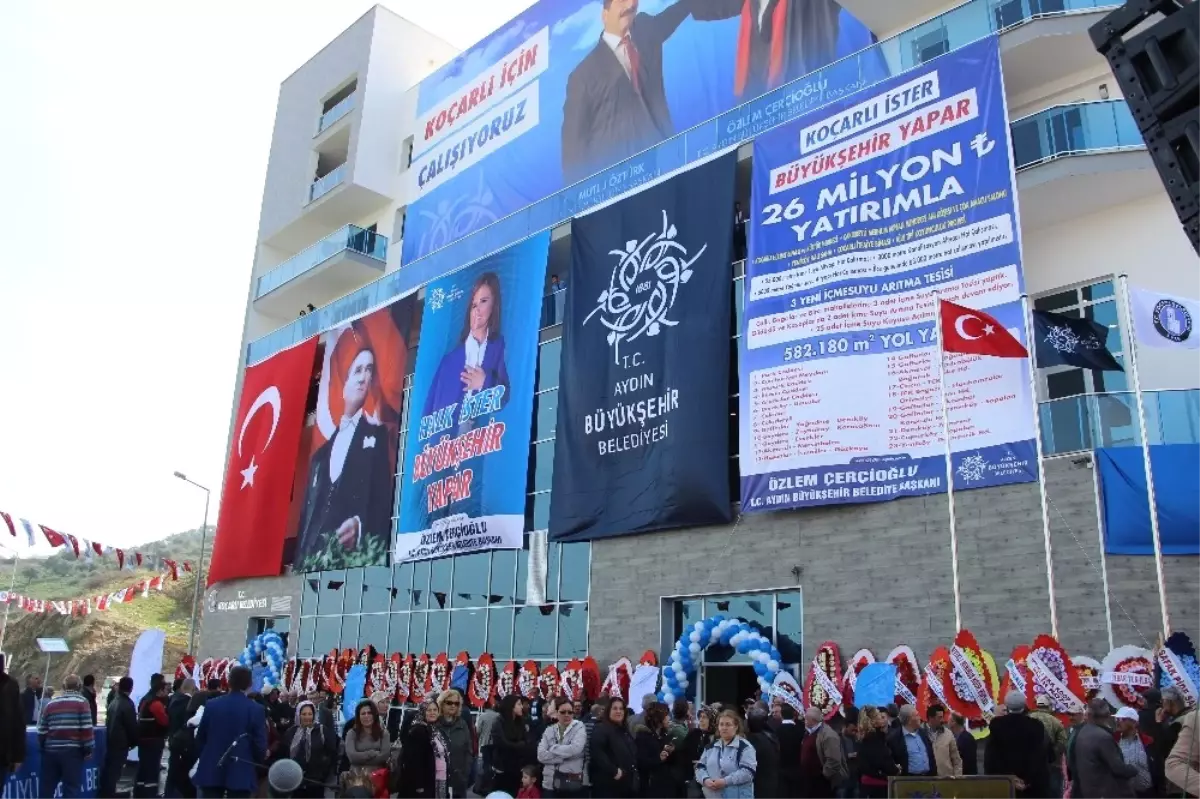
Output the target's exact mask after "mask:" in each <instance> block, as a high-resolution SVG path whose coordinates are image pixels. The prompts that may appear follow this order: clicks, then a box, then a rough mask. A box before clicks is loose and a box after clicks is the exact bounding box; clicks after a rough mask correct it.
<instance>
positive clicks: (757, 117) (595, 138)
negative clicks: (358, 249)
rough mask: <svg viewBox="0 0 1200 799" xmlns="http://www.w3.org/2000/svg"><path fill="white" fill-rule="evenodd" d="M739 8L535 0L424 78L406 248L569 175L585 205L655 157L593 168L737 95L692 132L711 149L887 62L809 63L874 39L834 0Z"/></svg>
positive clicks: (578, 201)
mask: <svg viewBox="0 0 1200 799" xmlns="http://www.w3.org/2000/svg"><path fill="white" fill-rule="evenodd" d="M750 6H751V3H750V2H749V0H611V2H605V3H599V2H596V1H595V0H542V1H541V2H538V3H536V4H534V5H533V6H532V7H531V8H529V9H528V10H526V11H525V12H523V13H522V14H520V15H519V16H517V17H516V18H515V19H513V20H511V21H510V22H509V23H508V24H506V25H505V26H504V27H502V28H500V29H499V30H497V31H496V32H495V33H493V34H492V35H490V36H488V37H487V38H485V39H484V40H483V41H481V42H479V43H478V44H477V45H475V46H474V47H472V48H471V49H470V50H468V51H467V52H465V53H464V54H463V55H461V56H459V57H458V58H457V59H455V60H454V61H452V62H451V63H449V64H447V65H446V66H445V67H443V68H442V69H440V70H438V71H437V72H435V73H434V74H433V75H431V76H430V77H429V78H427V79H425V80H424V81H422V83H421V86H420V90H419V97H418V101H417V117H418V118H417V125H416V134H415V136H414V141H413V151H412V163H411V165H410V169H409V175H410V180H411V194H410V196H411V197H413V198H415V199H414V200H413V202H411V203H410V205H409V213H408V216H407V220H406V224H405V235H404V242H403V247H404V252H403V262H404V263H409V262H411V261H413V260H414V259H416V258H419V257H421V256H423V255H426V254H428V253H430V252H433V251H434V250H437V249H440V248H441V247H444V246H446V245H448V244H450V243H452V242H453V241H455V240H457V239H459V238H462V237H464V236H467V235H469V234H471V233H472V232H474V231H476V230H479V229H481V228H483V227H486V226H487V225H490V224H492V223H494V222H497V221H498V220H501V219H503V218H504V217H507V216H509V215H510V214H513V213H515V212H517V211H520V210H521V209H524V208H526V207H527V206H530V205H531V204H533V203H536V202H538V201H539V200H542V199H543V198H545V197H548V196H550V195H551V194H554V193H555V192H557V191H559V190H560V189H562V188H564V187H566V186H569V185H571V184H574V183H577V182H579V186H578V191H576V192H573V193H572V199H571V200H570V204H571V205H573V206H575V207H587V206H588V205H591V204H592V203H593V202H597V201H601V200H603V199H606V198H609V197H613V196H616V195H618V194H620V193H622V192H624V191H628V190H629V189H631V188H633V187H634V186H636V185H637V184H638V183H641V182H644V181H647V180H652V179H653V178H654V177H657V176H658V174H660V173H658V172H657V170H656V169H655V166H654V164H653V163H649V164H647V163H642V164H633V165H625V166H623V167H622V168H620V169H617V170H614V171H612V172H611V173H604V170H608V169H609V168H610V167H612V166H613V165H614V164H617V163H618V162H621V161H622V160H624V159H627V158H630V157H633V156H636V155H638V154H639V153H643V152H644V151H646V150H648V149H650V148H652V147H654V145H656V144H658V143H659V142H661V141H662V140H663V139H665V138H668V137H670V136H673V135H674V134H676V133H678V132H680V131H684V130H688V129H689V128H692V127H694V126H696V125H699V124H700V123H704V122H707V121H710V120H714V119H715V118H716V117H717V116H718V115H720V114H722V113H724V112H727V111H730V109H734V108H737V107H738V106H742V108H740V109H738V112H735V116H736V117H737V119H735V120H726V124H725V126H724V127H720V126H715V125H714V126H713V128H712V133H711V135H709V136H702V137H700V138H701V139H704V140H705V141H704V143H703V144H702V146H703V147H704V148H705V149H706V150H707V151H709V152H711V151H714V150H716V149H720V148H721V147H723V146H728V143H726V144H722V141H726V140H729V141H732V139H733V138H737V137H742V138H744V136H745V131H746V130H747V129H750V128H753V127H756V126H764V125H765V123H766V119H767V118H768V117H778V116H779V114H780V112H782V111H784V109H785V108H786V109H787V110H789V111H792V112H795V111H796V110H797V109H798V107H800V106H802V105H804V104H810V105H809V107H811V105H815V104H816V103H818V102H819V101H820V99H821V98H825V99H828V98H830V97H836V96H838V94H840V93H841V92H848V91H854V90H856V89H858V88H861V87H862V86H866V85H869V84H870V83H873V82H875V81H877V80H879V79H880V78H882V77H884V76H886V75H887V74H889V72H888V67H887V64H886V62H885V60H884V59H883V57H882V54H880V53H879V52H878V51H872V53H871V57H870V58H869V59H867V60H866V61H865V63H864V60H862V59H852V60H850V61H848V62H847V67H846V69H845V70H841V71H839V70H833V71H830V72H829V73H827V74H825V75H823V76H822V75H812V74H811V73H813V72H814V71H816V70H820V69H821V68H822V67H824V66H826V65H828V64H830V63H831V62H833V61H836V60H837V59H840V58H843V57H845V56H849V55H851V54H854V53H858V52H859V51H862V50H863V49H864V48H867V47H869V46H870V45H871V44H872V43H873V42H874V37H873V35H872V34H871V32H870V31H869V30H868V29H867V28H866V27H865V26H864V25H863V24H862V23H860V22H858V21H857V20H856V19H854V17H852V16H851V15H850V14H848V13H847V12H846V11H845V10H843V9H842V8H841V6H840V5H838V3H837V2H834V0H806V2H803V3H799V2H791V3H787V2H779V3H773V4H772V6H771V9H772V10H771V13H769V14H754V13H751V12H750V10H749V9H750ZM804 76H809V78H808V79H806V80H803V81H797V79H799V78H801V77H804ZM789 81H797V83H798V84H799V85H796V86H791V87H788V88H787V90H786V91H785V92H784V94H783V95H782V96H781V97H780V98H777V100H776V101H773V102H772V103H771V104H770V106H771V107H770V108H763V107H760V108H750V107H749V104H751V102H752V101H754V100H755V99H756V98H759V97H761V96H763V95H764V94H766V93H768V92H771V91H775V90H779V89H781V87H784V86H785V84H788V82H789ZM759 129H765V127H759ZM651 160H652V161H654V160H658V159H657V158H656V159H651ZM597 173H601V174H600V175H598V177H599V178H600V179H599V180H596V179H594V178H593V179H590V180H588V178H589V177H592V176H597ZM567 216H570V214H568V215H567ZM562 218H566V217H562ZM557 221H559V220H553V221H552V222H551V223H549V224H554V223H555V222H557ZM504 243H506V242H504ZM501 246H503V243H502V244H501Z"/></svg>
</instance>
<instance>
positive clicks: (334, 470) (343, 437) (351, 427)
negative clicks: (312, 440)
mask: <svg viewBox="0 0 1200 799" xmlns="http://www.w3.org/2000/svg"><path fill="white" fill-rule="evenodd" d="M362 414H363V412H362V408H359V409H358V413H356V414H354V415H353V416H351V417H345V416H343V417H342V423H341V424H339V425H338V429H337V432H336V433H334V434H333V449H332V450H331V451H330V452H329V481H330V482H332V483H336V482H337V481H338V478H339V477H341V476H342V469H344V468H345V466H346V453H348V452H349V451H350V442H351V441H353V440H354V431H355V430H356V429H358V422H359V420H360V419H362Z"/></svg>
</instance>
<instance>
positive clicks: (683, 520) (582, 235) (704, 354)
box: [550, 153, 736, 541]
mask: <svg viewBox="0 0 1200 799" xmlns="http://www.w3.org/2000/svg"><path fill="white" fill-rule="evenodd" d="M735 159H736V157H735V156H734V155H733V154H732V153H730V154H728V155H725V156H722V157H720V158H718V159H716V160H714V161H711V162H709V163H707V164H704V165H702V166H699V167H697V168H695V169H692V170H689V171H687V172H684V173H682V174H680V175H678V176H676V177H674V178H672V179H670V180H668V181H666V182H663V183H660V184H658V185H656V186H652V187H650V188H648V189H646V190H644V191H642V192H639V193H637V194H635V195H633V196H632V197H628V198H626V199H624V200H621V201H620V202H618V203H616V204H614V205H610V206H608V207H607V208H603V209H601V210H598V211H596V212H594V213H592V214H589V215H587V216H583V217H580V218H577V219H576V220H574V222H572V224H571V290H570V291H568V292H567V295H568V296H567V318H566V322H565V324H564V333H563V356H562V366H561V372H560V387H559V390H558V427H557V432H556V441H555V445H554V488H553V492H552V493H551V498H550V537H551V539H552V540H555V541H588V540H591V539H595V538H605V537H608V536H615V535H625V534H629V533H641V532H647V531H650V530H663V529H669V528H673V527H683V526H688V525H697V524H715V523H720V522H727V521H729V520H730V518H731V506H730V498H729V469H730V467H731V464H730V460H729V422H730V417H729V360H730V358H729V356H730V352H731V350H730V348H731V347H732V345H733V342H732V329H731V321H730V317H729V314H730V307H731V304H732V303H731V291H732V288H731V287H732V279H733V275H732V265H731V258H730V251H731V246H732V239H733V226H732V213H731V210H732V208H733V197H734V193H733V183H734V170H735V166H736V160H735Z"/></svg>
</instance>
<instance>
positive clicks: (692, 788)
mask: <svg viewBox="0 0 1200 799" xmlns="http://www.w3.org/2000/svg"><path fill="white" fill-rule="evenodd" d="M716 734H717V714H716V712H715V711H714V710H713V709H712V708H711V707H708V706H707V705H702V706H701V707H700V709H699V710H697V711H696V726H695V727H693V728H692V729H690V730H688V734H687V737H686V738H684V739H683V749H682V751H681V752H680V753H679V761H680V767H681V771H682V772H683V773H684V775H685V777H686V782H687V793H688V795H689V796H700V783H698V782H696V764H697V763H698V762H700V756H701V755H702V754H704V750H705V749H707V748H708V747H709V745H711V744H712V742H713V737H714V736H715V735H716Z"/></svg>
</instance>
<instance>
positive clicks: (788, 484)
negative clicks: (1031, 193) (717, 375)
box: [739, 38, 1037, 511]
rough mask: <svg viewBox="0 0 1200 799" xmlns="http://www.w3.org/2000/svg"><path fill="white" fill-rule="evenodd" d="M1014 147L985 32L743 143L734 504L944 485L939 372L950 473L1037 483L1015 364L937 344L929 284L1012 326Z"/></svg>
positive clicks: (1018, 362) (962, 480)
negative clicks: (744, 233)
mask: <svg viewBox="0 0 1200 799" xmlns="http://www.w3.org/2000/svg"><path fill="white" fill-rule="evenodd" d="M1010 152H1011V151H1010V147H1009V142H1008V120H1007V112H1006V109H1005V101H1004V90H1003V86H1002V83H1001V74H1000V59H999V53H998V51H997V44H996V40H995V39H994V38H992V39H988V40H984V41H980V42H978V43H976V44H973V45H970V46H968V47H964V48H962V49H960V50H957V51H955V52H953V53H950V54H948V55H945V56H942V57H940V58H938V59H936V60H934V61H932V62H930V63H929V64H926V65H924V66H922V67H920V68H918V69H916V70H913V71H912V72H909V73H906V74H904V75H902V76H899V77H896V78H891V79H889V80H887V81H884V82H883V83H881V84H880V85H879V86H877V87H873V88H871V89H870V90H869V91H866V92H861V93H859V94H858V95H855V96H853V97H851V98H847V99H845V100H843V101H840V102H838V103H835V104H833V105H830V106H827V107H825V108H822V109H821V110H820V111H818V112H814V113H812V114H808V115H806V116H804V117H802V118H801V119H799V120H797V121H796V122H794V123H791V124H789V125H787V126H785V127H781V128H778V129H776V130H773V131H771V132H769V133H766V134H764V135H762V136H760V137H759V138H758V139H756V140H755V143H754V167H753V178H752V213H751V220H750V223H749V227H750V232H749V254H750V257H749V261H748V263H747V266H746V279H745V284H744V290H745V319H746V328H745V331H744V335H743V336H742V338H741V341H740V353H739V354H740V356H741V361H740V402H739V422H740V425H741V428H740V432H741V436H740V452H739V463H740V467H741V474H742V507H743V509H745V510H749V511H765V510H775V509H781V508H793V507H803V506H808V505H822V504H829V503H847V502H876V501H882V500H889V499H895V498H897V497H901V496H912V495H919V494H930V493H936V492H939V491H945V490H946V479H947V473H946V463H945V454H944V453H945V436H944V434H943V419H942V392H941V370H942V369H943V368H944V370H945V375H946V389H947V394H946V406H947V409H948V415H949V423H950V437H951V442H952V447H951V448H952V451H953V459H952V466H953V474H954V480H955V483H954V485H955V487H956V488H979V487H984V486H991V485H1000V484H1005V483H1013V482H1026V481H1031V480H1035V479H1037V459H1036V455H1035V448H1034V443H1033V404H1032V403H1033V398H1032V397H1031V395H1030V388H1029V386H1030V381H1029V372H1028V368H1029V365H1028V361H1027V360H1026V359H1009V358H983V357H979V356H960V355H946V356H945V357H944V359H943V357H942V355H941V349H940V346H939V345H938V342H937V340H936V338H937V337H936V318H935V309H936V307H937V299H938V298H941V299H944V300H948V301H950V302H954V303H957V304H959V305H963V306H966V307H968V308H974V309H987V310H988V313H990V314H991V315H992V316H994V317H995V318H996V319H997V320H998V321H999V322H1000V323H1001V324H1003V325H1004V326H1005V327H1006V328H1007V329H1009V331H1010V332H1013V334H1014V335H1016V336H1017V338H1019V339H1022V340H1023V339H1024V324H1023V320H1022V317H1021V309H1020V302H1019V298H1020V295H1021V291H1022V282H1023V278H1022V272H1021V255H1020V243H1019V240H1018V236H1019V233H1020V225H1019V223H1018V220H1017V214H1016V207H1015V196H1014V195H1015V189H1014V183H1015V178H1014V173H1013V166H1012V159H1011V155H1010ZM935 292H936V295H935ZM960 332H961V331H960ZM963 335H969V332H968V333H963Z"/></svg>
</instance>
